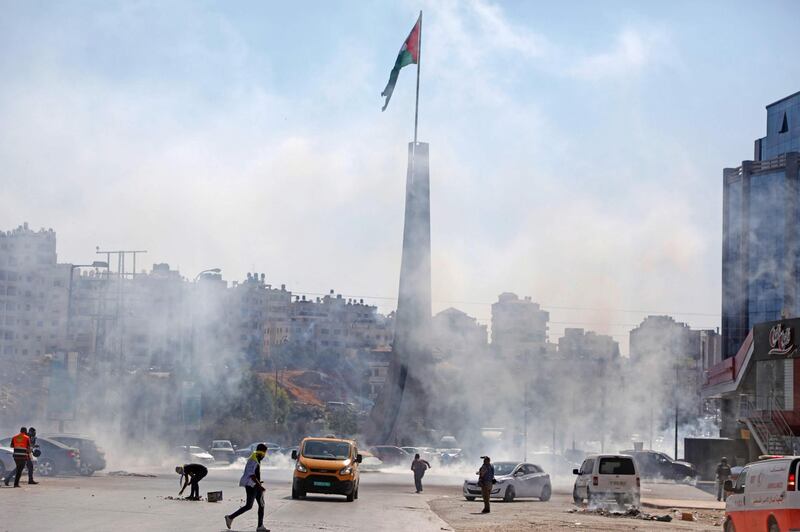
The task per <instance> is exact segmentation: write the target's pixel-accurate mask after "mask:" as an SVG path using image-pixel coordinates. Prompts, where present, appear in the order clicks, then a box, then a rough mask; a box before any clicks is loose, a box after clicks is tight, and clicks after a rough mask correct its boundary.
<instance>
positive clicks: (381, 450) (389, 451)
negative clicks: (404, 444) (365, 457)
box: [369, 445, 414, 465]
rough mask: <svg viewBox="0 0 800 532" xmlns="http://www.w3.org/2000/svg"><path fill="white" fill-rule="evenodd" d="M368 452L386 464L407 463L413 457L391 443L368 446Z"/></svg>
mask: <svg viewBox="0 0 800 532" xmlns="http://www.w3.org/2000/svg"><path fill="white" fill-rule="evenodd" d="M369 452H371V453H372V454H374V455H375V456H377V457H378V460H380V461H381V462H383V463H384V464H386V465H408V464H410V463H411V460H413V459H414V457H413V456H412V455H410V454H408V453H407V452H405V451H404V450H403V449H401V448H400V447H395V446H393V445H376V446H375V447H370V448H369Z"/></svg>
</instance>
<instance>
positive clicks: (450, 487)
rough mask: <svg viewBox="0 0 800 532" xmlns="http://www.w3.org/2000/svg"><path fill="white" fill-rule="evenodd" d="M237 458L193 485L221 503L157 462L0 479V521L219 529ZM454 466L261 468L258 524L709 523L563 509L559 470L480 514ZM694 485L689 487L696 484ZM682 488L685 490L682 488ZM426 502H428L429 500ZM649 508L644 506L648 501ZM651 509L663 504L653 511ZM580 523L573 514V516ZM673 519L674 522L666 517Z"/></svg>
mask: <svg viewBox="0 0 800 532" xmlns="http://www.w3.org/2000/svg"><path fill="white" fill-rule="evenodd" d="M240 472H241V466H240V465H236V466H232V467H231V468H229V469H211V471H210V473H209V476H208V477H207V478H206V479H204V480H203V482H202V483H201V493H203V494H204V495H205V493H206V492H208V491H213V490H222V491H223V493H224V495H223V497H224V500H223V502H221V503H215V504H210V503H207V502H189V501H184V500H172V499H170V497H175V496H176V495H177V491H178V488H179V486H178V476H177V475H175V474H174V473H172V472H166V471H164V470H162V471H160V472H159V473H158V474H157V476H155V477H152V478H151V477H113V476H104V475H100V476H95V477H92V478H83V477H63V478H62V477H60V478H53V479H40V480H41V481H42V484H40V485H38V486H28V485H27V484H24V483H23V484H22V486H23V487H22V488H21V489H13V488H0V501H2V503H0V507H2V508H3V509H4V510H6V511H4V512H3V516H2V519H0V532H2V531H9V532H10V531H14V532H16V531H26V532H27V531H29V530H31V529H37V530H54V531H63V532H71V531H76V532H77V531H80V532H93V531H98V532H100V531H102V532H108V531H114V532H134V531H136V532H140V531H162V530H164V531H170V532H184V531H192V532H195V531H214V532H217V531H224V530H226V529H225V525H224V521H223V516H224V515H225V514H226V513H231V512H232V511H233V510H235V509H236V508H237V507H239V506H240V505H241V504H242V503H243V502H244V501H243V495H244V490H243V489H242V488H239V487H238V479H239V475H240ZM465 474H466V473H464V472H463V471H462V472H460V473H457V474H452V475H449V474H444V473H443V472H442V471H441V470H438V471H437V470H433V471H432V472H431V474H429V475H427V476H426V477H425V480H426V483H425V486H426V487H425V492H424V494H422V495H417V494H415V493H414V489H413V485H412V479H411V475H410V472H408V473H407V472H405V471H404V468H403V469H399V470H397V471H395V472H380V473H367V472H365V473H363V474H362V479H361V489H360V490H359V496H360V498H359V500H358V501H355V502H352V503H348V502H346V501H345V499H344V497H337V496H318V497H315V496H309V497H308V498H307V499H305V500H299V501H295V500H292V499H291V496H290V493H291V471H290V470H287V469H280V470H276V469H270V468H265V469H264V471H263V475H264V477H265V479H266V483H267V487H268V490H267V518H266V525H267V527H269V528H270V529H271V530H273V531H275V532H278V531H288V532H298V531H308V530H327V531H355V530H365V531H401V530H402V531H406V530H410V531H413V532H428V531H431V532H437V531H441V530H456V531H462V530H464V531H466V530H471V531H472V530H496V529H497V528H498V527H501V528H502V529H503V530H531V529H534V530H561V529H570V528H571V529H575V528H584V529H587V528H588V529H590V530H621V529H638V530H642V529H646V530H651V529H652V530H655V529H658V530H665V529H675V528H682V529H690V530H709V529H710V528H711V527H713V526H714V525H715V524H716V521H718V520H719V515H720V514H719V513H716V514H708V515H707V516H706V517H704V518H703V519H701V522H697V523H685V524H684V523H680V524H678V523H675V522H674V521H673V522H672V523H671V524H667V523H658V524H655V523H645V522H643V521H640V520H633V519H627V518H625V519H623V518H609V517H603V516H597V515H591V514H584V513H573V512H575V507H574V506H573V504H572V501H571V496H570V493H571V487H569V486H568V485H567V484H568V482H567V480H569V479H564V481H563V482H561V483H559V484H557V485H556V490H555V493H554V496H553V499H552V500H551V501H549V502H546V503H544V502H540V501H519V502H515V503H511V504H504V503H495V504H494V505H493V511H492V514H491V515H489V516H485V515H480V512H479V510H480V503H479V502H473V503H468V502H467V501H465V500H464V499H463V497H462V496H461V482H462V481H463V478H464V475H465ZM644 488H645V489H644V490H643V491H645V492H646V493H648V494H649V495H651V496H652V495H660V496H672V497H674V496H678V495H686V494H688V495H689V496H690V497H696V496H697V494H696V493H695V490H694V488H691V489H689V487H681V486H674V485H673V486H670V485H666V486H662V485H652V486H650V485H646V486H645V487H644ZM696 491H699V490H696ZM684 498H687V497H684ZM431 508H433V509H431ZM651 511H653V510H651ZM661 513H664V512H663V511H661ZM576 523H580V524H576ZM676 525H677V526H676ZM255 527H256V515H255V511H251V512H249V513H248V514H245V515H244V516H242V517H240V518H239V519H237V520H236V522H235V523H234V526H233V529H234V530H236V531H240V532H244V531H253V530H255Z"/></svg>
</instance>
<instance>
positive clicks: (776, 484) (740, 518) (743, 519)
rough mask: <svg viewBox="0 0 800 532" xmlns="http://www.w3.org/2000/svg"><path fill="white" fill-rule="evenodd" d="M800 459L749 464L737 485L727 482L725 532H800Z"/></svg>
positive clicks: (799, 457) (782, 458) (788, 457)
mask: <svg viewBox="0 0 800 532" xmlns="http://www.w3.org/2000/svg"><path fill="white" fill-rule="evenodd" d="M798 466H800V456H785V457H781V458H771V459H769V460H763V461H760V462H753V463H751V464H747V465H746V466H745V467H744V469H742V471H741V473H739V478H737V479H736V483H732V482H731V481H730V480H728V481H726V482H725V487H726V492H727V493H728V497H727V499H726V500H725V523H724V525H723V529H724V530H725V532H735V531H737V530H738V531H739V532H747V531H751V530H752V531H764V532H789V531H795V532H800V491H798V490H797V480H798Z"/></svg>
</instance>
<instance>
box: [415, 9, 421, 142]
mask: <svg viewBox="0 0 800 532" xmlns="http://www.w3.org/2000/svg"><path fill="white" fill-rule="evenodd" d="M420 63H422V11H421V10H420V12H419V32H418V33H417V100H416V104H415V106H414V146H415V147H416V145H417V125H418V123H419V67H420Z"/></svg>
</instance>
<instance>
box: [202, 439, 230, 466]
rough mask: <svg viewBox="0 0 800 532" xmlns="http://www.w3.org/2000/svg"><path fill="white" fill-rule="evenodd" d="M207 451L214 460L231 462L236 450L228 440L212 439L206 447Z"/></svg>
mask: <svg viewBox="0 0 800 532" xmlns="http://www.w3.org/2000/svg"><path fill="white" fill-rule="evenodd" d="M208 452H209V454H210V455H211V456H213V457H214V461H215V462H228V463H229V464H232V463H233V462H235V461H236V450H235V449H234V447H233V444H232V443H231V441H230V440H213V441H212V442H211V445H209V447H208Z"/></svg>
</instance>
